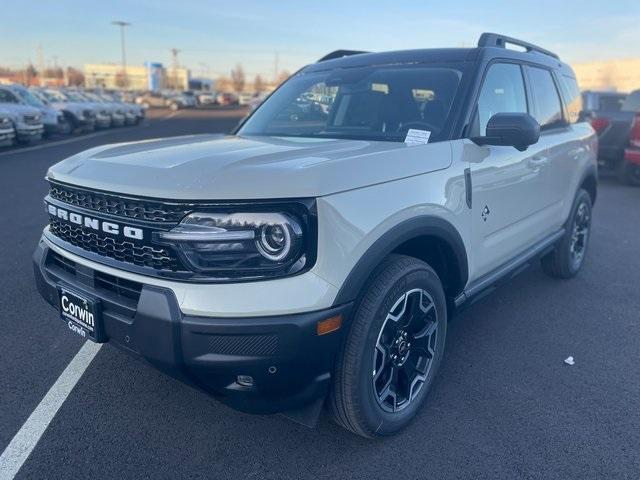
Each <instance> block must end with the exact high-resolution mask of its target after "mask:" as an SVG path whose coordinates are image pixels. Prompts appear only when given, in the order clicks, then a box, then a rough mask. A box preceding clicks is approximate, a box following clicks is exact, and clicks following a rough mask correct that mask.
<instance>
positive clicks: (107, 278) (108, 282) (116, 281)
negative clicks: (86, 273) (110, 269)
mask: <svg viewBox="0 0 640 480" xmlns="http://www.w3.org/2000/svg"><path fill="white" fill-rule="evenodd" d="M93 280H94V282H95V287H96V288H97V289H102V290H106V291H109V292H113V293H114V294H116V295H117V296H119V297H124V298H128V299H130V300H133V301H134V302H136V303H137V302H138V300H139V299H140V292H141V291H142V284H141V283H138V282H132V281H131V280H126V279H124V278H120V277H114V276H113V275H109V274H107V273H102V272H98V271H95V272H94V275H93Z"/></svg>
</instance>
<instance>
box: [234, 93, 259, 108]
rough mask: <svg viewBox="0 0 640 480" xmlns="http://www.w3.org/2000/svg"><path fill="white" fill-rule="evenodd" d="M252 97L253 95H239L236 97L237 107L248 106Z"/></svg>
mask: <svg viewBox="0 0 640 480" xmlns="http://www.w3.org/2000/svg"><path fill="white" fill-rule="evenodd" d="M254 97H255V95H254V94H253V93H240V94H239V95H238V105H249V103H251V100H253V98H254Z"/></svg>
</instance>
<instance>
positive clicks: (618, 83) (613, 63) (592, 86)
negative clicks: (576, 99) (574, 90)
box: [573, 58, 640, 92]
mask: <svg viewBox="0 0 640 480" xmlns="http://www.w3.org/2000/svg"><path fill="white" fill-rule="evenodd" d="M573 69H574V70H575V72H576V76H577V77H578V83H579V84H580V88H582V90H611V91H617V92H631V91H633V90H638V89H640V58H630V59H626V60H608V61H602V62H589V63H578V64H575V65H573Z"/></svg>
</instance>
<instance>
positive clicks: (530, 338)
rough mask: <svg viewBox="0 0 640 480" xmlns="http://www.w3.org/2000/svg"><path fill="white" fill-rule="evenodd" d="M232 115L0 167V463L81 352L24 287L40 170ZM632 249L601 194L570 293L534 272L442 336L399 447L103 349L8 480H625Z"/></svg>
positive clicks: (24, 155) (637, 202) (606, 190)
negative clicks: (241, 401) (302, 420)
mask: <svg viewBox="0 0 640 480" xmlns="http://www.w3.org/2000/svg"><path fill="white" fill-rule="evenodd" d="M241 115H242V112H239V111H237V110H223V111H216V110H208V111H181V112H178V113H176V114H169V113H168V112H161V113H158V112H155V113H153V114H152V115H150V118H149V119H148V120H146V121H145V123H144V124H143V125H141V126H139V127H133V128H128V129H118V130H113V131H107V132H104V133H102V132H101V133H99V134H90V135H86V136H83V137H73V138H70V139H59V140H54V141H52V142H49V143H48V144H42V145H36V146H33V147H26V148H24V147H23V148H17V149H11V150H0V199H1V200H2V201H1V202H0V219H2V227H1V228H0V328H1V332H2V334H1V335H0V380H1V382H2V388H1V390H0V392H1V393H0V452H2V451H4V450H5V448H6V447H7V445H9V444H10V442H11V440H12V438H13V437H14V436H15V435H16V432H18V431H19V430H20V428H21V427H22V425H23V424H24V423H25V421H26V420H27V418H28V417H29V416H30V415H31V413H32V412H33V411H34V409H35V408H36V407H37V406H38V404H39V403H40V401H41V400H42V398H43V397H44V396H45V394H46V393H47V391H48V390H49V389H50V387H51V386H52V384H54V382H56V379H57V378H58V377H59V376H60V374H61V373H62V372H63V370H64V369H65V367H66V366H67V365H68V364H69V362H70V361H71V360H72V359H73V358H74V356H75V355H76V353H77V352H78V350H79V349H80V348H81V346H82V344H83V341H82V339H81V338H80V337H77V336H75V335H73V334H71V333H70V332H69V330H68V329H67V328H66V327H65V325H64V324H63V322H61V321H60V320H59V319H58V316H57V314H56V312H55V311H54V310H53V309H51V307H49V306H48V305H47V304H45V302H44V301H43V300H41V299H40V297H39V295H38V294H37V292H36V289H35V286H34V282H33V273H32V267H31V253H32V251H33V249H34V247H35V245H36V243H37V241H38V237H39V235H40V231H41V229H42V226H43V225H44V224H45V222H46V218H45V213H44V209H43V204H42V198H43V196H44V195H45V192H46V185H45V182H44V180H43V177H44V175H45V172H46V170H47V167H48V166H49V165H51V164H53V163H55V162H57V161H59V160H62V159H63V158H65V157H67V156H70V155H72V154H74V153H76V152H79V151H81V150H83V149H86V148H89V147H92V146H96V145H101V144H103V143H112V142H121V141H131V140H138V139H146V138H154V137H159V136H169V135H185V134H190V133H207V132H226V131H229V130H230V129H231V128H232V127H233V126H234V125H235V124H236V123H237V122H238V120H239V118H240V116H241ZM639 239H640V188H632V187H625V186H622V185H619V184H617V183H616V182H614V181H612V180H608V179H603V180H602V182H601V185H600V193H599V198H598V201H597V203H596V206H595V211H594V228H593V236H592V243H591V246H590V252H589V254H588V258H587V261H586V264H585V266H584V270H583V271H582V272H581V274H580V275H579V276H578V278H576V279H574V280H572V281H568V282H567V281H556V280H551V279H549V278H547V277H546V276H545V275H544V274H543V273H542V270H541V269H540V268H539V266H537V265H536V266H535V267H532V268H531V269H529V270H527V271H526V272H524V273H523V274H522V275H520V276H519V277H518V278H516V279H515V280H514V281H513V282H512V283H511V284H510V285H508V286H506V287H503V288H501V289H500V290H498V291H497V292H496V293H495V294H494V295H492V296H490V297H488V298H486V299H485V300H483V301H482V302H480V303H478V304H477V305H475V306H474V307H473V308H472V309H470V310H468V311H466V312H465V313H464V314H462V315H460V316H459V317H457V318H456V319H454V320H453V321H452V323H451V325H450V330H449V336H448V340H447V343H448V346H447V352H446V353H445V358H444V362H443V366H442V369H441V371H440V374H439V378H438V379H437V380H436V383H435V385H434V389H433V391H432V392H431V394H430V399H429V401H428V404H427V405H426V406H425V408H424V409H423V411H422V412H421V414H420V415H419V417H418V418H417V420H416V421H415V422H414V423H413V424H412V425H411V426H410V428H409V429H408V430H406V431H405V432H403V433H402V434H401V435H399V436H397V437H394V438H390V439H385V440H378V441H367V440H364V439H361V438H359V437H356V436H353V435H351V434H349V433H347V432H346V431H344V430H342V429H341V428H339V427H337V426H336V425H334V424H333V423H332V422H331V421H329V420H328V419H327V418H326V417H323V418H322V419H321V421H320V424H319V425H318V427H316V428H315V429H308V428H306V427H303V426H300V425H297V424H295V423H293V422H291V421H289V420H287V419H285V418H283V417H281V416H250V415H246V414H242V413H238V412H235V411H233V410H230V409H229V408H227V407H225V406H223V405H221V404H219V403H218V402H216V401H215V400H213V399H211V398H209V397H207V396H206V395H204V394H203V393H201V392H199V391H196V390H193V389H192V388H190V387H187V386H185V385H183V384H181V383H178V382H177V381H175V380H173V379H171V378H168V377H166V376H164V375H162V374H160V373H158V372H157V371H156V370H154V369H153V368H151V367H149V366H147V365H146V364H145V363H143V362H140V361H137V360H136V359H133V358H131V357H129V356H128V355H126V354H124V353H122V352H120V351H118V350H116V349H114V348H112V347H111V346H109V345H106V346H104V347H103V348H101V349H100V351H99V352H98V353H97V355H96V356H95V358H94V359H93V361H92V362H91V363H90V365H89V367H88V368H87V370H86V371H85V372H84V374H83V375H82V377H81V379H80V381H79V382H78V384H77V385H76V386H75V388H74V389H73V391H72V392H71V393H70V395H69V396H68V397H67V398H66V400H65V401H64V403H63V404H62V407H61V408H60V410H59V411H58V413H57V415H55V417H54V418H53V421H52V422H51V424H50V425H49V427H48V428H47V429H46V431H45V432H44V435H43V436H42V437H41V438H40V440H39V442H38V443H37V445H36V447H35V449H34V450H33V452H32V453H31V455H30V456H29V457H28V459H27V460H26V462H25V463H24V464H23V465H22V468H21V469H20V470H19V472H18V474H17V476H16V477H15V478H20V479H26V478H33V479H41V478H47V479H54V478H65V479H68V478H154V479H164V478H216V479H223V478H234V479H238V478H259V479H263V478H265V479H276V478H333V479H337V478H366V479H374V478H385V479H389V478H402V479H417V478H425V479H427V478H505V479H514V478H536V479H549V478H558V479H568V478H580V479H586V478H629V479H636V478H638V477H640V358H639V357H640V313H639V312H640V294H639V293H638V286H639V285H640V260H639V255H638V241H639ZM570 355H571V356H573V357H574V358H575V362H576V363H575V365H573V366H569V365H566V364H565V363H564V362H563V360H564V359H565V358H566V357H568V356H570ZM0 478H4V477H3V472H0Z"/></svg>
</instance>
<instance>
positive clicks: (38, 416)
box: [0, 342, 102, 480]
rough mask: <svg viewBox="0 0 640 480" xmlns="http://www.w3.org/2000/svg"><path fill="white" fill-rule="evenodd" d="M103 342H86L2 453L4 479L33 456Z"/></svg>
mask: <svg viewBox="0 0 640 480" xmlns="http://www.w3.org/2000/svg"><path fill="white" fill-rule="evenodd" d="M100 347H102V344H99V343H93V342H85V344H84V345H83V346H82V348H81V349H80V350H79V351H78V353H77V354H76V356H75V357H73V360H71V362H70V363H69V365H67V368H65V369H64V372H62V374H61V375H60V376H59V377H58V379H57V380H56V382H55V383H54V384H53V386H52V387H51V388H50V389H49V391H48V392H47V394H46V395H45V396H44V398H43V399H42V401H41V402H40V403H39V404H38V406H37V407H36V409H35V410H34V411H33V413H31V415H29V418H28V419H27V421H26V422H25V423H24V425H22V428H20V430H18V433H16V435H15V436H14V437H13V439H11V442H10V443H9V445H8V446H7V448H5V450H4V452H2V455H0V480H12V479H13V478H14V477H15V476H16V474H17V473H18V471H19V470H20V467H22V465H23V464H24V462H25V461H26V460H27V458H29V455H31V452H32V451H33V449H34V448H35V446H36V445H37V444H38V442H39V441H40V437H42V434H43V433H44V432H45V430H46V429H47V427H48V426H49V424H50V423H51V420H53V417H55V416H56V413H57V412H58V409H60V407H61V406H62V404H63V403H64V401H65V400H66V399H67V397H68V396H69V394H70V393H71V391H72V390H73V387H75V386H76V383H78V380H80V378H81V377H82V374H83V373H84V371H85V370H86V369H87V367H88V366H89V364H90V363H91V361H92V360H93V358H94V357H95V356H96V354H97V353H98V351H100Z"/></svg>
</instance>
